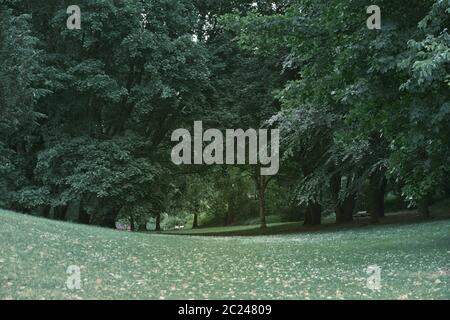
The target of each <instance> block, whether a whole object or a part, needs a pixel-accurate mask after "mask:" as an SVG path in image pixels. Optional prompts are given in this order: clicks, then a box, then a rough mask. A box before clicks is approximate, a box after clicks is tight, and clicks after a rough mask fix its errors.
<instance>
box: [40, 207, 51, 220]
mask: <svg viewBox="0 0 450 320" xmlns="http://www.w3.org/2000/svg"><path fill="white" fill-rule="evenodd" d="M41 216H42V217H44V218H48V217H49V216H50V206H48V205H45V206H43V208H42V212H41Z"/></svg>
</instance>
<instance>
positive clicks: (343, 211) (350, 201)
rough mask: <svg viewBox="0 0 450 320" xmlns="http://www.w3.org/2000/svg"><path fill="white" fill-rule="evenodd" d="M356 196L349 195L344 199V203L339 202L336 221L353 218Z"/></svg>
mask: <svg viewBox="0 0 450 320" xmlns="http://www.w3.org/2000/svg"><path fill="white" fill-rule="evenodd" d="M355 205H356V196H355V195H354V194H351V195H349V196H348V197H347V198H345V199H344V202H343V203H338V204H337V205H336V207H335V213H336V223H345V222H350V221H352V220H353V212H354V211H355Z"/></svg>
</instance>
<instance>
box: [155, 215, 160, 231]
mask: <svg viewBox="0 0 450 320" xmlns="http://www.w3.org/2000/svg"><path fill="white" fill-rule="evenodd" d="M155 231H161V213H159V212H158V213H157V214H156V221H155Z"/></svg>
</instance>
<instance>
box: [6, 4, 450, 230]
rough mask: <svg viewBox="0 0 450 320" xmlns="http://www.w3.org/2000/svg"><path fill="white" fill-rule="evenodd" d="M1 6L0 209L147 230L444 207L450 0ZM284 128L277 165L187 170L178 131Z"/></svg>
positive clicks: (449, 143)
mask: <svg viewBox="0 0 450 320" xmlns="http://www.w3.org/2000/svg"><path fill="white" fill-rule="evenodd" d="M372 2H373V3H371V4H376V5H378V6H379V7H380V8H381V11H382V21H381V29H380V30H371V29H368V28H367V26H366V20H367V18H368V14H367V12H366V7H367V3H366V2H365V1H360V0H331V1H330V0H291V1H288V0H285V1H250V0H249V1H226V2H224V1H207V0H181V1H180V0H140V1H135V0H103V1H88V0H79V1H77V4H78V5H79V6H80V8H81V11H82V16H81V17H82V26H81V29H79V30H69V29H68V28H67V27H66V20H67V17H68V15H67V12H66V10H67V7H68V6H69V5H71V4H72V3H71V2H70V1H60V0H59V1H56V0H51V1H33V0H5V1H2V2H0V61H1V64H0V176H1V179H0V206H2V207H6V208H12V209H15V210H19V211H23V212H28V213H33V214H39V215H42V216H45V217H49V218H55V219H62V220H73V221H77V222H80V223H90V224H98V225H102V226H110V227H113V226H114V223H115V222H116V221H117V220H119V219H126V220H127V221H129V222H130V223H131V225H132V227H133V228H136V229H145V226H146V224H147V222H148V221H150V220H152V219H155V221H156V222H155V223H156V225H155V227H156V228H157V229H160V224H161V217H162V216H161V215H162V214H168V215H169V216H179V217H182V218H183V219H184V218H185V217H188V218H186V219H187V220H190V219H193V220H194V221H193V224H194V226H197V225H198V221H197V219H198V215H200V214H203V216H204V217H205V221H204V222H205V224H206V223H220V224H231V223H235V222H236V221H243V220H244V219H251V218H258V216H259V219H260V220H259V221H260V223H261V226H265V223H266V215H270V216H278V217H280V219H296V220H298V219H303V218H304V220H305V224H320V223H321V218H322V217H323V216H324V215H325V214H329V213H334V214H335V215H336V221H337V222H339V223H341V222H347V221H349V220H351V219H352V216H353V214H354V213H355V212H356V211H357V210H368V211H369V212H370V213H371V215H372V218H373V220H374V221H378V220H379V219H380V218H381V217H382V216H383V215H384V198H385V195H386V194H387V193H394V194H396V195H398V196H399V197H400V198H401V199H403V200H404V201H406V202H407V204H408V205H410V206H419V207H420V208H421V210H422V212H423V213H424V214H425V215H428V206H429V204H431V202H432V201H433V200H436V199H439V198H441V197H444V196H448V194H449V192H450V190H449V187H450V185H449V176H450V165H449V163H450V140H449V139H450V127H449V123H450V99H449V97H450V96H449V89H450V88H449V86H450V76H449V65H450V36H449V33H448V29H447V28H448V26H449V25H450V23H449V22H450V21H449V13H450V2H449V1H446V0H445V1H444V0H426V1H424V0H420V1H419V0H417V1H410V2H408V4H405V2H404V1H392V0H391V1H387V0H377V1H375V0H374V1H372ZM195 120H202V121H203V122H204V125H205V127H209V128H218V129H226V128H243V129H248V128H262V127H266V128H280V129H281V133H282V141H281V152H282V159H281V161H282V164H281V169H280V173H279V175H278V176H276V177H272V178H271V179H267V180H264V179H263V178H262V177H261V176H259V175H258V174H255V172H257V170H256V171H255V168H254V167H252V166H247V165H245V166H194V167H183V166H181V167H180V166H175V165H174V164H173V163H172V162H171V161H170V150H171V148H172V145H173V143H172V142H171V140H170V136H171V133H172V131H173V130H175V129H176V128H181V127H182V128H191V127H192V125H193V122H194V121H195Z"/></svg>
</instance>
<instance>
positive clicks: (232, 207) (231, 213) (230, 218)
mask: <svg viewBox="0 0 450 320" xmlns="http://www.w3.org/2000/svg"><path fill="white" fill-rule="evenodd" d="M234 212H235V205H234V198H233V196H232V195H230V196H229V197H228V209H227V213H226V217H225V226H228V225H230V224H232V223H233V222H234Z"/></svg>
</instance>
